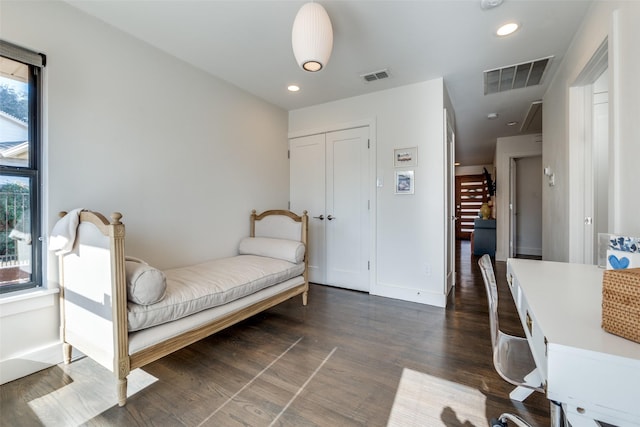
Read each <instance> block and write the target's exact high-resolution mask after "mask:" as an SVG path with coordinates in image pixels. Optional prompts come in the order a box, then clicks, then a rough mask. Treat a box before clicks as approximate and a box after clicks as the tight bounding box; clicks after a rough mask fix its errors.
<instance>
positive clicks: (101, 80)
mask: <svg viewBox="0 0 640 427" xmlns="http://www.w3.org/2000/svg"><path fill="white" fill-rule="evenodd" d="M0 7H1V10H0V12H1V13H0V28H1V29H2V34H1V36H2V38H3V39H5V40H8V41H10V42H13V43H15V44H18V45H22V46H24V47H27V48H30V49H33V50H36V51H40V52H43V53H45V54H46V55H47V67H46V69H45V80H46V86H45V88H46V104H45V111H46V114H47V122H48V125H47V126H46V130H45V132H46V134H45V141H46V144H47V153H48V155H47V157H46V169H47V171H46V175H45V182H46V184H47V186H48V191H47V194H46V199H45V202H46V204H47V205H48V210H47V212H46V213H45V219H46V220H47V224H45V229H46V230H50V229H51V228H52V226H53V223H54V221H56V219H57V212H58V211H60V210H70V209H72V208H75V207H84V208H90V209H93V210H97V211H100V212H102V213H104V214H106V215H108V214H109V213H111V212H112V211H120V212H122V214H123V222H124V223H125V225H126V227H127V228H126V230H127V240H126V252H127V254H130V255H134V256H139V257H142V258H145V259H146V260H148V261H149V262H150V263H151V264H153V265H156V266H157V267H159V268H167V267H173V266H178V265H184V264H188V263H192V262H197V261H201V260H204V259H208V258H214V257H219V256H226V255H231V254H233V253H235V251H236V249H237V244H238V242H239V240H240V238H241V237H243V236H245V235H247V234H248V232H249V215H250V213H251V209H253V208H255V209H257V210H264V209H271V208H286V206H287V205H286V203H287V200H288V189H289V176H288V161H287V119H288V118H287V113H286V112H285V111H284V110H282V109H280V108H277V107H274V106H272V105H270V104H267V103H265V102H264V101H261V100H259V99H257V98H255V97H253V96H251V95H249V94H247V93H246V92H243V91H241V90H239V89H238V88H236V87H234V86H231V85H229V84H227V83H225V82H223V81H221V80H219V79H217V78H214V77H212V76H210V75H208V74H205V73H204V72H202V71H200V70H198V69H195V68H193V67H191V66H189V65H187V64H185V63H184V62H181V61H179V60H177V59H175V58H173V57H170V56H168V55H166V54H164V53H163V52H161V51H159V50H156V49H154V48H152V47H150V46H148V45H146V44H144V43H142V42H140V41H138V40H136V39H133V38H131V37H129V36H127V35H125V34H124V33H121V32H119V31H117V30H115V29H114V28H113V27H110V26H108V25H106V24H103V23H101V22H100V21H98V20H96V19H94V18H92V17H89V16H88V15H85V14H83V13H81V12H79V11H78V10H76V9H74V8H72V7H70V6H68V5H67V4H66V3H64V2H59V1H42V2H31V1H29V2H24V1H16V2H14V1H2V3H0ZM49 262H50V265H49V266H50V267H51V268H50V271H49V274H48V276H49V280H50V283H49V286H53V287H55V285H56V283H55V282H56V280H57V272H56V270H55V267H56V264H55V259H53V257H50V259H49ZM44 298H47V301H49V300H50V299H51V298H52V297H51V295H49V296H47V297H44ZM1 305H2V308H1V310H2V311H1V312H0V313H1V314H0V316H3V317H2V318H1V319H0V322H1V323H0V328H1V335H2V345H1V346H0V361H3V362H4V361H7V360H8V359H11V358H13V357H17V355H22V354H24V353H28V352H29V351H31V350H33V349H35V347H40V346H42V345H44V344H51V343H55V342H57V341H58V337H57V325H58V324H59V321H58V315H57V307H56V306H55V305H54V306H53V307H52V308H51V309H50V310H48V311H47V312H46V314H43V313H44V312H42V311H38V312H37V313H33V315H31V314H27V315H24V314H9V313H13V312H14V311H16V310H15V304H13V305H11V304H8V303H6V300H5V301H4V303H2V304H1ZM18 311H19V310H18ZM25 317H26V318H25ZM43 317H44V318H43ZM33 328H36V329H38V328H40V329H41V330H43V331H47V333H46V336H40V334H39V335H38V336H33V337H31V335H33V334H31V333H29V332H28V331H29V330H31V329H33ZM15 342H20V343H21V345H20V346H19V348H16V347H15V345H6V343H15ZM25 358H26V357H25ZM3 371H5V370H4V369H3Z"/></svg>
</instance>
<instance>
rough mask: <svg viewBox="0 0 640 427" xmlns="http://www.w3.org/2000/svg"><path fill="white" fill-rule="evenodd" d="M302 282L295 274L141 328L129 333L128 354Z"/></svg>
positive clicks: (241, 308)
mask: <svg viewBox="0 0 640 427" xmlns="http://www.w3.org/2000/svg"><path fill="white" fill-rule="evenodd" d="M302 284H304V277H303V276H296V277H294V278H293V279H289V280H287V281H286V282H283V283H278V284H277V285H273V286H269V287H268V288H265V289H263V290H261V291H258V292H256V293H255V294H251V295H249V296H246V297H244V298H240V299H238V300H235V301H233V302H230V303H227V304H224V305H219V306H218V307H214V308H209V309H207V310H203V311H201V312H199V313H196V314H192V315H191V316H187V317H183V318H182V319H178V320H175V321H173V322H168V323H163V324H162V325H158V326H154V327H153V328H147V329H143V330H141V331H137V332H132V333H130V334H129V354H134V353H137V352H139V351H141V350H144V349H146V348H148V347H151V346H153V345H155V344H159V343H161V342H164V341H166V340H168V339H171V338H173V337H177V336H178V335H181V334H183V333H185V332H188V331H192V330H194V329H195V328H198V327H200V326H203V325H206V324H207V323H209V322H211V321H212V320H215V319H219V318H221V317H222V316H226V315H228V314H229V313H233V312H236V311H241V310H243V309H244V308H247V307H249V306H250V305H252V304H255V303H257V302H259V301H263V300H266V299H267V298H270V297H272V296H274V295H278V294H280V293H282V292H284V291H286V290H289V289H293V288H295V287H296V286H300V285H302Z"/></svg>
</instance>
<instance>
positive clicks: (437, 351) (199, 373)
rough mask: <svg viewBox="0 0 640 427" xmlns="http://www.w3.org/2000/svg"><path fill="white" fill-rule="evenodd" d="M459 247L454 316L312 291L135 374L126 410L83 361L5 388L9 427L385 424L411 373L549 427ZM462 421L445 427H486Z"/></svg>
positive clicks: (487, 409) (110, 383)
mask: <svg viewBox="0 0 640 427" xmlns="http://www.w3.org/2000/svg"><path fill="white" fill-rule="evenodd" d="M458 249H459V250H458V251H457V252H458V260H457V286H456V287H455V292H454V293H453V294H452V295H451V296H450V304H449V306H448V307H447V308H446V309H443V308H436V307H431V306H425V305H421V304H415V303H409V302H404V301H398V300H392V299H387V298H381V297H375V296H370V295H368V294H364V293H360V292H354V291H348V290H344V289H338V288H332V287H325V286H318V285H312V287H311V290H310V295H309V305H308V306H307V307H302V305H301V301H300V299H299V298H295V299H293V300H290V301H287V302H285V303H283V304H281V305H279V306H277V307H275V308H273V309H270V310H268V311H267V312H265V313H263V314H260V315H257V316H255V317H253V318H251V319H249V320H247V321H244V322H242V323H241V324H239V325H236V326H234V327H232V328H229V329H227V330H225V331H223V332H220V333H218V334H216V335H213V336H211V337H209V338H207V339H204V340H202V341H200V342H198V343H196V344H193V345H191V346H189V347H187V348H185V349H183V350H180V351H178V352H175V353H173V354H172V355H170V356H167V357H165V358H163V359H161V360H159V361H157V362H154V363H152V364H150V365H148V366H146V367H145V368H143V369H142V370H137V371H136V372H134V373H132V375H131V376H130V381H129V382H130V385H129V389H130V391H133V392H135V394H133V395H131V396H130V397H129V398H128V401H127V405H126V406H125V407H122V408H120V407H118V406H117V404H116V403H115V402H116V397H115V380H114V379H113V376H112V374H111V373H110V372H108V371H107V370H105V369H104V368H102V367H100V366H98V365H96V364H95V363H94V362H92V361H91V360H89V359H87V358H83V359H80V360H77V361H75V362H73V363H71V364H70V365H66V366H65V365H59V366H55V367H52V368H49V369H46V370H44V371H41V372H38V373H35V374H33V375H30V376H28V377H26V378H22V379H19V380H17V381H13V382H11V383H8V384H5V385H3V386H1V387H0V398H1V403H0V424H1V425H2V426H58V425H59V426H71V425H91V426H147V425H153V426H235V425H238V426H269V425H282V426H314V425H315V426H358V425H360V426H385V425H386V424H387V420H388V419H389V415H390V413H391V409H392V406H393V404H394V397H395V395H396V392H397V390H398V384H399V381H400V378H401V375H402V372H403V369H405V368H408V369H411V370H413V371H417V372H420V373H424V374H426V375H427V376H434V377H438V378H440V379H443V380H448V381H452V382H455V383H457V384H462V385H464V386H466V387H465V388H468V389H470V390H475V391H478V392H479V393H481V394H482V395H484V397H485V399H484V401H485V404H484V407H483V408H482V409H480V412H482V413H480V414H478V415H479V416H480V417H482V418H484V419H487V420H488V419H490V418H492V417H495V416H497V415H499V414H500V413H501V412H506V411H508V412H514V413H517V414H520V415H521V416H522V417H524V418H525V419H527V420H528V421H529V422H530V423H531V424H532V425H534V426H540V427H542V426H545V425H546V426H548V425H549V418H548V413H549V408H548V402H547V400H546V398H545V397H544V396H543V395H541V394H534V395H532V396H531V397H529V398H528V399H527V400H526V401H525V403H518V402H513V401H511V400H510V399H509V397H508V394H509V392H510V391H511V390H512V389H513V387H512V386H511V385H509V384H507V383H506V382H504V381H503V380H502V379H501V378H500V377H499V376H498V374H497V373H496V372H495V370H494V368H493V365H492V361H491V343H490V337H489V326H488V325H489V322H488V312H487V300H486V295H485V291H484V285H483V283H482V278H481V275H480V271H479V269H478V266H477V257H475V256H472V255H471V254H470V247H469V244H468V242H462V243H461V244H460V246H459V248H458ZM496 277H497V279H498V284H499V288H500V296H499V298H500V305H501V306H500V312H501V318H500V321H501V327H502V329H503V330H505V331H506V332H509V333H514V334H520V335H521V334H522V328H521V326H520V323H519V320H518V317H517V314H516V312H515V308H514V305H513V302H512V300H511V296H510V294H509V290H508V289H507V288H506V286H507V285H506V280H505V264H504V263H497V264H496ZM134 374H136V375H134ZM136 391H137V392H136ZM452 393H453V392H452ZM434 398H442V399H450V400H460V399H464V396H463V395H460V396H457V395H455V393H453V394H452V395H448V396H434ZM462 404H464V402H462ZM453 415H454V416H453V417H452V418H451V419H453V420H456V417H455V414H453ZM451 419H449V421H446V420H445V421H446V422H444V421H443V422H444V423H443V424H439V425H447V426H450V427H454V426H460V427H463V426H464V427H472V426H475V427H479V425H478V424H472V423H469V422H468V421H467V422H465V423H463V422H462V421H461V422H459V423H456V422H453V421H451ZM414 425H416V424H414ZM417 425H425V426H429V425H432V423H431V422H428V421H425V422H424V423H420V422H419V423H418V424H417ZM483 425H484V426H486V425H488V423H485V424H483Z"/></svg>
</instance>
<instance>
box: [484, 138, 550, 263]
mask: <svg viewBox="0 0 640 427" xmlns="http://www.w3.org/2000/svg"><path fill="white" fill-rule="evenodd" d="M541 154H542V144H541V142H540V135H537V134H533V135H518V136H511V137H505V138H498V140H497V141H496V177H495V179H496V260H497V261H506V259H507V257H508V256H509V227H510V225H509V224H510V218H509V215H510V212H509V187H510V179H509V170H510V166H509V163H510V159H512V158H514V159H519V158H524V157H531V156H539V155H541ZM540 174H542V171H540ZM543 226H544V224H543Z"/></svg>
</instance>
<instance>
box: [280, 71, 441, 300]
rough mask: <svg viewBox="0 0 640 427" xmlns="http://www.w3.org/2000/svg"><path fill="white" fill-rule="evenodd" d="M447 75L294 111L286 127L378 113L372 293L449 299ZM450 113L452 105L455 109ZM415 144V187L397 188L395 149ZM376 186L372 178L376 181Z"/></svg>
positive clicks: (297, 130)
mask: <svg viewBox="0 0 640 427" xmlns="http://www.w3.org/2000/svg"><path fill="white" fill-rule="evenodd" d="M447 103H448V101H447V95H446V91H445V89H444V83H443V80H442V79H434V80H430V81H427V82H423V83H418V84H413V85H409V86H404V87H400V88H397V89H391V90H385V91H380V92H375V93H372V94H368V95H363V96H358V97H354V98H348V99H343V100H340V101H336V102H330V103H327V104H322V105H317V106H313V107H309V108H303V109H299V110H293V111H290V112H289V133H290V134H291V135H301V134H304V133H306V132H307V131H318V130H331V129H336V128H340V127H341V126H342V124H345V123H350V122H359V121H367V120H374V121H375V128H376V134H375V135H374V139H375V140H374V141H373V142H374V146H375V148H376V156H377V171H376V173H377V178H378V179H382V180H383V183H384V185H383V186H382V188H378V189H377V205H376V212H375V213H376V220H377V223H376V227H375V230H376V257H375V258H376V263H375V266H374V267H375V271H376V276H377V277H376V279H375V283H372V285H371V293H372V294H375V295H382V296H388V297H393V298H400V299H405V300H409V301H416V302H422V303H427V304H433V305H438V306H444V305H445V303H446V295H445V291H444V280H445V271H444V270H445V258H444V256H445V251H444V248H445V242H444V240H445V230H444V229H443V228H444V227H443V224H444V221H445V217H444V216H445V213H444V201H445V194H444V188H445V187H444V185H445V182H444V177H445V165H444V156H445V150H444V148H445V147H444V137H443V136H444V130H443V126H444V125H443V107H444V106H445V105H446V104H447ZM450 113H452V112H450ZM403 147H418V166H416V167H415V194H414V195H411V196H408V195H396V194H394V191H393V179H394V170H395V169H394V165H393V150H394V149H395V148H403ZM371 186H372V188H375V182H372V183H371Z"/></svg>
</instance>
